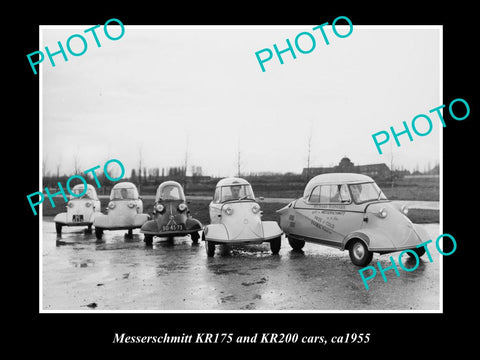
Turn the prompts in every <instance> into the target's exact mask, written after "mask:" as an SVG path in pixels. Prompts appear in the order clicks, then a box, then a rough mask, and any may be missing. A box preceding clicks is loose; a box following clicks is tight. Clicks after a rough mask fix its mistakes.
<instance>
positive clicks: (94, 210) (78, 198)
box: [53, 184, 100, 235]
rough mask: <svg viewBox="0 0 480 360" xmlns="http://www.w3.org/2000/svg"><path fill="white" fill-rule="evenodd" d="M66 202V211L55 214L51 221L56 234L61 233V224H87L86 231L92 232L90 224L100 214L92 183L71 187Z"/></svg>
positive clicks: (98, 202) (98, 201)
mask: <svg viewBox="0 0 480 360" xmlns="http://www.w3.org/2000/svg"><path fill="white" fill-rule="evenodd" d="M71 194H74V195H75V196H74V195H69V201H68V202H67V205H66V208H67V211H66V212H62V213H60V214H57V215H56V216H55V218H54V219H53V221H54V222H55V228H56V230H57V234H58V235H60V234H61V233H62V227H63V226H87V229H86V233H91V232H92V225H93V221H94V220H95V217H96V216H98V215H99V214H100V200H98V197H97V192H96V191H95V188H94V187H93V185H90V184H87V188H86V189H85V186H84V185H83V184H78V185H75V186H74V187H73V189H72V190H71Z"/></svg>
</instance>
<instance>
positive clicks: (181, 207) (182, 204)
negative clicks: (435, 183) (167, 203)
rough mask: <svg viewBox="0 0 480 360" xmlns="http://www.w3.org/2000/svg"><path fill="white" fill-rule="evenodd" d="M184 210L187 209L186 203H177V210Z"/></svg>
mask: <svg viewBox="0 0 480 360" xmlns="http://www.w3.org/2000/svg"><path fill="white" fill-rule="evenodd" d="M185 210H187V205H186V204H184V203H180V204H178V211H180V212H183V211H185Z"/></svg>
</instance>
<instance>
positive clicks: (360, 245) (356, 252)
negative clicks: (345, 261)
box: [348, 240, 373, 266]
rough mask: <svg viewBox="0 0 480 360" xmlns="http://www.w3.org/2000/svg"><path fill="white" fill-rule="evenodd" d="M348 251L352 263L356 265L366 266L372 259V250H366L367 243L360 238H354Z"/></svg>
mask: <svg viewBox="0 0 480 360" xmlns="http://www.w3.org/2000/svg"><path fill="white" fill-rule="evenodd" d="M348 251H349V253H350V259H351V260H352V263H354V264H355V265H357V266H366V265H368V264H370V261H372V258H373V252H371V251H369V250H368V248H367V245H365V243H364V242H363V241H362V240H354V241H353V243H352V244H351V245H350V247H349V249H348Z"/></svg>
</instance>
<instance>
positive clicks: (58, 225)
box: [55, 223, 62, 235]
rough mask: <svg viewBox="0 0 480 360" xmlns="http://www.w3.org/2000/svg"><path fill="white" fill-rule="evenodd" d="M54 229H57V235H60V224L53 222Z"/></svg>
mask: <svg viewBox="0 0 480 360" xmlns="http://www.w3.org/2000/svg"><path fill="white" fill-rule="evenodd" d="M55 230H56V231H57V235H62V224H59V223H55Z"/></svg>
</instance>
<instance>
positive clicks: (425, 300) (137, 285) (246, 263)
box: [40, 217, 441, 311]
mask: <svg viewBox="0 0 480 360" xmlns="http://www.w3.org/2000/svg"><path fill="white" fill-rule="evenodd" d="M421 226H422V227H424V228H425V229H426V231H427V232H428V233H429V234H430V236H431V238H432V239H433V241H435V239H436V237H437V236H438V235H439V234H440V233H439V225H438V224H426V225H421ZM124 234H125V231H107V232H105V234H104V238H103V240H102V242H97V240H96V238H95V235H94V234H84V232H83V228H73V227H70V228H64V230H63V234H62V236H61V238H57V235H56V233H55V224H54V223H53V219H52V218H50V217H46V218H45V219H44V221H43V239H42V247H43V249H42V259H41V263H42V268H41V279H40V285H41V287H42V289H41V301H42V303H41V309H42V310H47V311H48V310H63V311H102V310H108V311H112V310H113V311H115V310H123V311H129V310H152V311H153V310H155V311H157V310H159V311H163V310H178V311H184V310H187V311H195V310H207V311H223V310H229V311H238V310H259V311H271V310H306V311H315V310H320V311H326V310H333V311H339V310H349V311H358V310H372V311H373V310H407V311H411V310H433V311H436V310H439V306H440V305H439V304H440V299H439V290H440V289H439V288H440V270H439V265H440V258H441V255H439V254H438V252H437V251H436V249H435V246H434V245H433V247H431V246H429V249H430V250H431V255H432V258H433V262H429V261H428V258H427V256H426V255H424V256H423V257H422V258H421V263H420V265H419V267H418V268H417V269H416V270H414V271H412V272H405V271H403V270H402V269H400V268H399V272H400V276H399V277H397V276H396V275H395V272H394V271H393V270H390V271H387V272H386V276H387V279H388V282H384V281H383V279H382V277H381V274H380V272H378V269H377V272H378V273H377V276H376V277H375V278H374V279H373V280H370V281H369V282H368V284H369V286H370V289H369V290H368V291H367V290H366V289H365V286H364V284H363V282H362V279H361V277H360V275H359V273H358V270H359V269H360V268H359V267H357V266H355V265H353V264H352V263H351V261H350V257H349V256H348V252H346V251H345V252H343V251H339V250H337V249H333V248H328V247H325V246H320V245H314V244H308V243H307V244H306V245H305V247H304V249H303V251H302V252H294V251H292V249H291V247H290V245H289V244H288V242H287V240H286V239H284V238H283V239H282V248H281V250H280V253H279V255H272V254H271V252H270V247H269V244H268V243H265V244H261V245H249V246H236V247H223V246H218V245H217V250H216V253H215V257H213V258H207V255H206V253H205V246H204V243H203V242H200V243H199V244H197V245H195V244H193V245H192V242H191V240H190V238H189V237H184V238H176V239H175V241H174V243H173V244H172V243H169V242H168V241H166V240H163V239H159V238H156V241H154V245H153V247H151V248H148V247H146V246H145V243H144V242H143V235H142V234H140V233H139V230H138V229H137V230H134V235H133V239H130V240H129V239H125V238H124ZM430 245H431V244H430ZM398 255H399V253H393V254H385V255H378V254H375V255H374V257H373V260H372V263H371V265H374V264H376V262H377V261H380V262H381V264H382V266H383V267H384V268H386V267H388V266H390V262H389V256H393V257H394V259H395V260H396V261H398ZM404 263H405V266H406V267H413V266H414V264H415V262H414V261H410V260H406V257H405V261H404ZM367 275H369V273H367ZM42 293H43V294H42ZM42 295H43V296H42Z"/></svg>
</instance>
